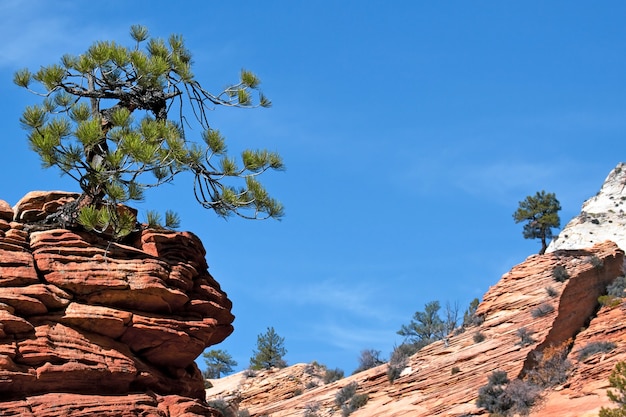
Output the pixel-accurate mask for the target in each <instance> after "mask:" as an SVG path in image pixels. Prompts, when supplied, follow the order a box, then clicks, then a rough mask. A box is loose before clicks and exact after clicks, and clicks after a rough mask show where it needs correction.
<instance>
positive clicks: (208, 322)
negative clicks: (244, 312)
mask: <svg viewBox="0 0 626 417" xmlns="http://www.w3.org/2000/svg"><path fill="white" fill-rule="evenodd" d="M75 197H76V195H75V194H71V193H63V192H53V193H30V194H29V195H27V196H26V197H25V198H24V199H22V200H21V201H20V202H19V203H18V204H17V205H16V206H15V208H14V209H11V208H10V207H9V205H8V204H7V203H6V202H4V201H0V415H1V416H5V415H6V416H10V415H20V416H38V417H39V416H70V415H72V416H81V415H85V416H86V415H90V416H91V415H99V416H135V415H137V416H138V415H142V416H144V415H145V416H183V415H184V416H189V417H191V416H200V415H202V416H208V415H213V414H214V411H212V410H211V409H210V408H209V407H207V405H206V403H205V402H204V381H203V379H202V376H201V373H200V371H199V369H198V368H197V366H196V365H195V362H194V360H195V358H196V357H198V356H199V355H200V353H201V352H202V351H203V350H204V349H205V348H206V347H207V346H210V345H214V344H217V343H219V342H221V341H222V340H224V339H225V338H226V337H227V336H228V335H229V334H230V333H231V332H232V330H233V327H232V321H233V319H234V317H233V315H232V314H231V302H230V300H229V299H228V298H227V296H226V294H225V293H224V292H223V291H222V290H221V289H220V286H219V284H218V283H217V282H216V281H215V280H214V279H213V277H212V276H211V275H210V274H209V272H208V266H207V264H206V260H205V251H204V248H203V246H202V243H201V242H200V240H199V239H198V238H197V237H196V236H195V235H193V234H191V233H187V232H172V231H166V230H143V231H140V232H137V233H136V234H134V235H133V236H131V237H130V239H128V241H127V242H125V243H124V244H121V243H115V242H111V241H108V240H106V239H103V238H100V237H98V236H96V235H94V234H91V233H84V232H80V231H71V230H65V229H51V230H42V229H41V228H36V227H32V224H31V223H29V222H35V221H40V220H43V219H45V217H46V216H47V215H48V214H50V213H52V212H54V211H56V210H57V208H58V207H59V206H60V205H61V204H63V203H65V202H67V201H71V200H72V199H74V198H75Z"/></svg>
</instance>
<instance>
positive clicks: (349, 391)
mask: <svg viewBox="0 0 626 417" xmlns="http://www.w3.org/2000/svg"><path fill="white" fill-rule="evenodd" d="M358 388H359V385H358V384H357V383H356V382H351V383H349V384H348V385H346V386H345V387H343V388H342V389H340V390H339V392H337V394H336V395H335V404H337V405H338V406H339V407H341V415H342V416H343V417H347V416H349V415H350V414H352V412H354V411H356V410H357V409H359V408H361V407H363V406H364V405H365V404H366V403H367V401H368V400H369V396H368V395H367V394H358V395H357V393H356V390H357V389H358Z"/></svg>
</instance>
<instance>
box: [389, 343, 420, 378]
mask: <svg viewBox="0 0 626 417" xmlns="http://www.w3.org/2000/svg"><path fill="white" fill-rule="evenodd" d="M418 350H419V348H418V347H416V346H415V345H413V344H412V343H403V344H401V345H399V346H396V347H395V348H394V349H393V352H392V353H391V357H390V358H389V362H388V363H387V378H388V379H389V382H393V381H395V380H396V378H398V377H399V376H400V374H401V373H402V371H403V370H404V368H406V366H407V363H408V362H409V357H410V356H411V355H413V354H414V353H416V352H417V351H418Z"/></svg>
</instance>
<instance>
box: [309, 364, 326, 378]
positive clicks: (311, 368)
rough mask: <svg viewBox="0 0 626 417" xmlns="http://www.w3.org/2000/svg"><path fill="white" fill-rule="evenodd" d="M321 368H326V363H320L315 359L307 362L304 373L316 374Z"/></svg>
mask: <svg viewBox="0 0 626 417" xmlns="http://www.w3.org/2000/svg"><path fill="white" fill-rule="evenodd" d="M319 369H326V367H325V366H324V365H320V364H319V363H317V361H313V362H311V363H307V364H306V366H305V367H304V373H305V374H307V375H315V374H317V372H318V370H319Z"/></svg>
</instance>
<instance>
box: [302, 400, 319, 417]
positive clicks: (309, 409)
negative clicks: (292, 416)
mask: <svg viewBox="0 0 626 417" xmlns="http://www.w3.org/2000/svg"><path fill="white" fill-rule="evenodd" d="M319 411H320V403H318V402H311V403H307V404H306V405H305V406H304V417H319V414H318V413H319Z"/></svg>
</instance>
